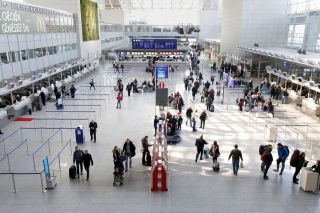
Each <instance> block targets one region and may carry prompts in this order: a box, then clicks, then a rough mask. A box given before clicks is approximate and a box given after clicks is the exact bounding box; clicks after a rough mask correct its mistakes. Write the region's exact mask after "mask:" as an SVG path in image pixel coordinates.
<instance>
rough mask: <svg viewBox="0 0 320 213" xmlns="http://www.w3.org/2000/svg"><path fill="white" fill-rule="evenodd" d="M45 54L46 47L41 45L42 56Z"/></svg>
mask: <svg viewBox="0 0 320 213" xmlns="http://www.w3.org/2000/svg"><path fill="white" fill-rule="evenodd" d="M46 55H48V53H47V48H46V47H42V56H46Z"/></svg>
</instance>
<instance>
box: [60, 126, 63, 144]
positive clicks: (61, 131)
mask: <svg viewBox="0 0 320 213" xmlns="http://www.w3.org/2000/svg"><path fill="white" fill-rule="evenodd" d="M60 138H61V142H63V137H62V129H60Z"/></svg>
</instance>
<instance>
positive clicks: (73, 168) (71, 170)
mask: <svg viewBox="0 0 320 213" xmlns="http://www.w3.org/2000/svg"><path fill="white" fill-rule="evenodd" d="M76 174H77V169H76V166H75V165H72V166H70V168H69V177H70V178H71V179H75V178H76Z"/></svg>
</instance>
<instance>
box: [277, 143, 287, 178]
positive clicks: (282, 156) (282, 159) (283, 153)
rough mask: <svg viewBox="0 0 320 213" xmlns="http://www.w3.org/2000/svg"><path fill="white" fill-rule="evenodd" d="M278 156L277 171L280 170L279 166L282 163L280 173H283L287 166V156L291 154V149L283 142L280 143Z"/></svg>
mask: <svg viewBox="0 0 320 213" xmlns="http://www.w3.org/2000/svg"><path fill="white" fill-rule="evenodd" d="M278 156H279V158H278V159H277V169H275V170H274V171H275V172H278V171H279V166H280V163H281V171H280V173H279V175H282V172H283V170H284V167H285V163H286V160H287V157H288V156H289V149H288V147H287V146H283V145H282V144H281V143H278Z"/></svg>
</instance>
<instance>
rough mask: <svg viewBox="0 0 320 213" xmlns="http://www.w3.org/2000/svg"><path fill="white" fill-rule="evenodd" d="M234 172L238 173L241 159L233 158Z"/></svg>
mask: <svg viewBox="0 0 320 213" xmlns="http://www.w3.org/2000/svg"><path fill="white" fill-rule="evenodd" d="M232 167H233V174H234V175H238V170H239V160H232Z"/></svg>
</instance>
